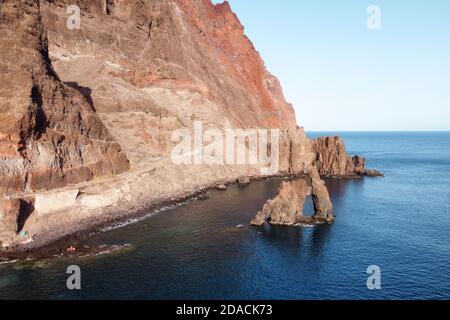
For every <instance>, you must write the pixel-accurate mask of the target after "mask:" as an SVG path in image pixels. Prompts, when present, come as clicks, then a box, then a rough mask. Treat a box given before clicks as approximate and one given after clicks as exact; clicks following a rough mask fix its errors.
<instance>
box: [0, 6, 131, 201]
mask: <svg viewBox="0 0 450 320" xmlns="http://www.w3.org/2000/svg"><path fill="white" fill-rule="evenodd" d="M0 32H1V33H2V35H3V36H2V39H1V47H0V71H1V72H0V190H1V191H2V192H7V193H11V192H17V191H32V190H43V189H51V188H55V187H61V186H64V185H66V184H69V183H78V182H81V181H87V180H90V179H92V178H93V177H94V176H98V175H105V174H116V173H120V172H123V171H125V170H127V169H128V161H127V158H126V156H125V154H124V153H123V152H122V151H121V147H120V146H119V144H118V143H117V142H116V141H115V140H114V139H113V138H112V137H111V135H110V134H109V132H108V130H107V129H106V128H105V126H104V125H103V124H102V122H101V120H100V119H99V118H98V116H97V115H96V114H95V112H94V110H93V107H92V105H90V104H89V103H88V101H87V100H86V99H85V97H83V96H82V95H81V94H80V93H79V92H78V91H76V90H75V89H72V88H70V87H68V86H66V85H64V84H63V83H62V82H61V81H60V79H59V78H58V76H57V75H56V74H55V72H54V70H53V68H52V65H51V62H50V59H49V55H48V39H47V36H46V29H45V27H44V25H43V23H42V16H41V6H40V3H39V1H14V0H6V1H2V3H1V7H0Z"/></svg>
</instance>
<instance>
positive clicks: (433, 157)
mask: <svg viewBox="0 0 450 320" xmlns="http://www.w3.org/2000/svg"><path fill="white" fill-rule="evenodd" d="M328 134H333V133H310V136H311V137H315V136H320V135H328ZM339 135H341V136H343V137H344V138H345V141H346V144H347V148H348V151H349V153H351V154H355V153H357V154H361V155H363V156H365V157H367V159H368V167H369V168H374V169H379V170H381V171H383V172H384V173H385V174H386V177H385V178H365V179H363V180H361V181H340V180H334V181H327V184H328V186H329V189H330V192H331V197H332V200H333V203H334V207H335V214H336V216H337V220H336V223H335V224H333V225H330V226H319V227H315V228H305V229H302V228H288V227H270V226H265V227H261V228H255V227H249V226H248V222H249V221H250V219H251V218H252V217H253V216H254V215H255V213H256V212H257V211H258V210H259V209H260V208H261V206H262V205H263V204H264V203H265V201H266V200H267V199H269V198H271V197H273V196H274V195H275V193H276V189H277V187H278V184H279V183H280V181H279V180H271V181H265V182H256V183H253V184H252V185H250V186H248V187H247V188H240V187H230V188H229V189H228V190H227V191H226V192H212V193H211V194H210V196H211V198H210V199H209V200H207V201H192V202H190V203H188V204H186V205H185V206H182V207H178V208H173V209H170V210H168V211H166V212H163V213H160V214H158V215H155V216H152V217H149V218H148V219H145V220H143V221H140V222H138V223H135V224H130V225H127V226H125V227H123V228H119V229H115V230H112V231H109V232H106V233H102V234H98V235H95V236H93V237H92V238H90V239H88V240H87V241H86V244H88V245H100V244H130V245H132V250H127V251H124V252H121V253H116V254H112V255H105V256H100V257H95V258H90V259H81V260H75V261H58V262H55V263H50V264H47V265H39V264H35V265H34V267H33V268H30V267H25V268H23V267H19V266H0V298H1V299H11V298H14V299H25V298H39V299H72V298H74V299H85V298H94V299H95V298H96V299H104V298H124V299H138V298H139V299H384V298H386V299H431V298H435V299H450V133H339ZM307 212H312V208H311V206H308V208H307ZM240 224H242V225H244V227H242V228H237V225H240ZM69 264H77V265H79V266H80V267H81V270H82V290H81V291H76V292H73V291H69V290H67V288H66V279H67V277H68V275H67V274H66V268H67V266H68V265H69ZM370 265H378V266H379V267H380V268H381V272H382V274H381V280H382V289H381V290H376V291H371V290H368V289H367V286H366V281H367V277H368V275H367V273H366V270H367V267H368V266H370Z"/></svg>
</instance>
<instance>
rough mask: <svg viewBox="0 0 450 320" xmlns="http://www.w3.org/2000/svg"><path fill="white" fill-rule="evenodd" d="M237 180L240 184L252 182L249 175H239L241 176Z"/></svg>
mask: <svg viewBox="0 0 450 320" xmlns="http://www.w3.org/2000/svg"><path fill="white" fill-rule="evenodd" d="M237 182H238V183H239V184H240V185H247V184H249V183H250V178H249V177H239V178H238V179H237Z"/></svg>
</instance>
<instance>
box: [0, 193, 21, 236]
mask: <svg viewBox="0 0 450 320" xmlns="http://www.w3.org/2000/svg"><path fill="white" fill-rule="evenodd" d="M21 208H22V203H21V200H19V199H9V198H3V197H2V198H0V241H2V240H3V241H4V240H5V239H12V238H13V237H14V236H15V235H16V233H17V231H18V229H19V218H20V213H21Z"/></svg>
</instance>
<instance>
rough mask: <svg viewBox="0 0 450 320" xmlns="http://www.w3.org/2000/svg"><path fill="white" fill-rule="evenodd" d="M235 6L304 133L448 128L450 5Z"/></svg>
mask: <svg viewBox="0 0 450 320" xmlns="http://www.w3.org/2000/svg"><path fill="white" fill-rule="evenodd" d="M213 2H215V3H218V2H221V1H213ZM229 2H230V5H231V7H232V8H233V10H234V11H235V12H236V13H237V15H238V16H239V18H240V19H241V22H242V23H243V25H244V26H245V33H246V34H247V35H248V36H249V38H250V39H251V40H252V41H253V43H254V44H255V47H256V48H257V50H258V51H259V52H260V53H261V55H262V57H263V59H264V60H265V62H266V65H267V67H268V69H269V71H270V72H272V73H273V74H275V75H276V76H277V77H278V78H279V79H280V81H281V83H282V86H283V89H284V93H285V96H286V98H287V100H288V101H289V102H292V103H293V104H294V106H295V110H296V113H297V121H298V123H299V125H301V126H305V128H306V129H307V130H310V131H311V130H369V131H370V130H450V1H448V0H433V1H425V0H409V1H406V0H395V1H393V0H384V1H383V0H372V1H364V0H346V1H336V0H308V1H302V0H279V1H275V0H230V1H229ZM370 5H377V6H379V7H380V9H381V29H380V30H376V31H373V30H372V31H370V30H368V28H367V24H366V22H367V19H368V17H369V15H368V14H367V12H366V10H367V8H368V6H370Z"/></svg>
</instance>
